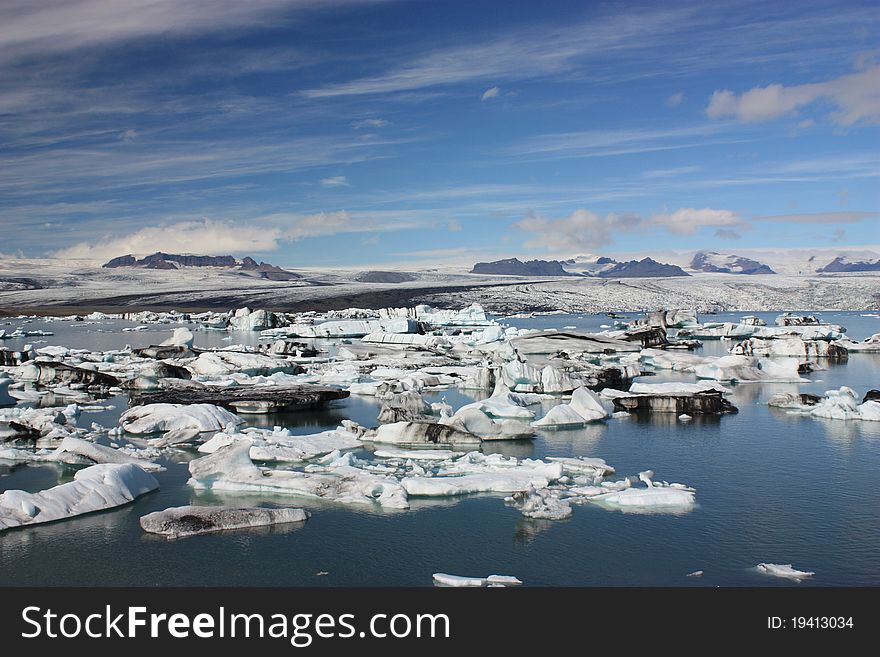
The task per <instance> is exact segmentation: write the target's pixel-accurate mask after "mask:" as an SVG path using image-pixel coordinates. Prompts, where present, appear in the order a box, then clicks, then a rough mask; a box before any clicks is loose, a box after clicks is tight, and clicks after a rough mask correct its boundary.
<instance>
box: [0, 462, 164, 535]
mask: <svg viewBox="0 0 880 657" xmlns="http://www.w3.org/2000/svg"><path fill="white" fill-rule="evenodd" d="M158 487H159V483H158V482H157V481H156V479H155V478H154V477H153V475H151V474H149V473H148V472H146V471H145V470H143V468H141V467H139V466H137V465H134V464H132V463H123V464H115V463H113V464H100V465H93V466H90V467H88V468H84V469H82V470H79V471H78V472H77V473H76V474H75V475H74V480H73V481H71V482H68V483H66V484H60V485H58V486H55V487H54V488H50V489H48V490H44V491H40V492H39V493H26V492H25V491H22V490H7V491H6V492H5V493H3V494H2V495H0V531H2V530H4V529H10V528H12V527H20V526H22V525H35V524H37V523H43V522H52V521H55V520H64V519H67V518H71V517H74V516H78V515H82V514H84V513H92V512H94V511H103V510H105V509H112V508H113V507H117V506H121V505H123V504H128V503H129V502H131V501H132V500H134V499H135V498H137V497H139V496H141V495H143V494H144V493H148V492H150V491H151V490H155V489H157V488H158Z"/></svg>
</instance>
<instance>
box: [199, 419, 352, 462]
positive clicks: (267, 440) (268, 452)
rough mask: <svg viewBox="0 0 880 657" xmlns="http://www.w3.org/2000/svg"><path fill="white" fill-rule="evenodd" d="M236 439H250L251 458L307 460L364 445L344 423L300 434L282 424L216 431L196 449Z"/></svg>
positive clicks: (206, 449)
mask: <svg viewBox="0 0 880 657" xmlns="http://www.w3.org/2000/svg"><path fill="white" fill-rule="evenodd" d="M238 440H250V441H251V449H250V457H251V459H252V460H254V461H264V462H272V461H282V462H291V463H295V462H298V461H307V460H309V459H313V458H315V457H318V456H324V455H325V454H329V453H331V452H333V451H334V450H343V449H355V448H357V447H361V446H362V445H363V443H362V442H361V441H360V440H359V438H358V434H357V433H355V432H353V431H350V430H349V428H348V427H346V426H340V427H337V428H336V429H332V430H330V431H322V432H321V433H315V434H306V435H301V436H292V435H291V434H290V431H289V430H288V429H282V428H281V427H275V428H273V429H271V430H270V429H259V428H256V427H248V428H247V429H245V430H244V432H243V433H225V432H220V433H216V434H214V436H213V437H212V438H211V439H210V440H208V441H207V442H205V443H203V444H202V445H199V448H198V450H199V452H201V453H202V454H213V453H214V452H216V451H217V450H218V449H220V448H221V447H225V446H227V445H231V444H233V443H235V442H236V441H238Z"/></svg>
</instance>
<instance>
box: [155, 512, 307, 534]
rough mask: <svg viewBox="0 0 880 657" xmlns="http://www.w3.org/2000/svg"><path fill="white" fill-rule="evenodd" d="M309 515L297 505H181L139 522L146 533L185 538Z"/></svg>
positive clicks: (277, 522)
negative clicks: (276, 506)
mask: <svg viewBox="0 0 880 657" xmlns="http://www.w3.org/2000/svg"><path fill="white" fill-rule="evenodd" d="M310 516H311V514H310V513H309V512H308V511H306V510H305V509H300V508H297V507H283V508H277V509H263V508H257V507H249V508H241V507H229V506H178V507H174V508H171V509H165V510H164V511H156V512H154V513H148V514H147V515H145V516H141V520H140V523H141V527H142V528H143V530H144V531H145V532H149V533H151V534H161V535H163V536H167V537H168V538H182V537H186V536H195V535H196V534H207V533H210V532H218V531H227V530H230V529H250V528H252V527H265V526H267V525H280V524H285V523H291V522H305V521H306V520H308V519H309V517H310Z"/></svg>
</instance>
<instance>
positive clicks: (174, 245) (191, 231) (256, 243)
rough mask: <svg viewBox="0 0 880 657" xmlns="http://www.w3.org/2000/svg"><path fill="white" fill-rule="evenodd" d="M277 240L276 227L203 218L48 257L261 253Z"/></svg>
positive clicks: (86, 257)
mask: <svg viewBox="0 0 880 657" xmlns="http://www.w3.org/2000/svg"><path fill="white" fill-rule="evenodd" d="M280 237H281V231H280V230H279V229H277V228H266V227H264V226H257V225H253V224H241V223H227V222H222V221H212V220H210V219H205V220H203V221H184V222H180V223H176V224H167V225H162V226H149V227H146V228H141V229H140V230H138V231H136V232H134V233H131V234H130V235H123V236H121V237H107V238H106V239H103V240H97V241H95V242H80V243H79V244H75V245H73V246H70V247H68V248H65V249H60V250H58V251H55V252H53V253H52V254H51V255H52V256H54V257H56V258H68V259H74V260H80V259H82V260H109V259H110V258H115V257H116V256H120V255H125V254H127V253H133V254H135V255H140V256H143V255H149V254H150V253H155V252H156V251H166V252H170V253H196V254H199V255H226V254H230V253H245V254H247V253H261V252H265V251H273V250H275V249H276V248H277V247H278V240H279V238H280Z"/></svg>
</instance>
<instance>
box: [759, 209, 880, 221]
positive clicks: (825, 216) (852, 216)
mask: <svg viewBox="0 0 880 657" xmlns="http://www.w3.org/2000/svg"><path fill="white" fill-rule="evenodd" d="M878 217H880V211H876V212H858V211H848V212H810V213H800V214H770V215H758V216H754V217H752V218H753V219H755V220H758V221H782V222H786V223H792V224H851V223H856V222H858V221H864V220H865V219H871V218H878Z"/></svg>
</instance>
